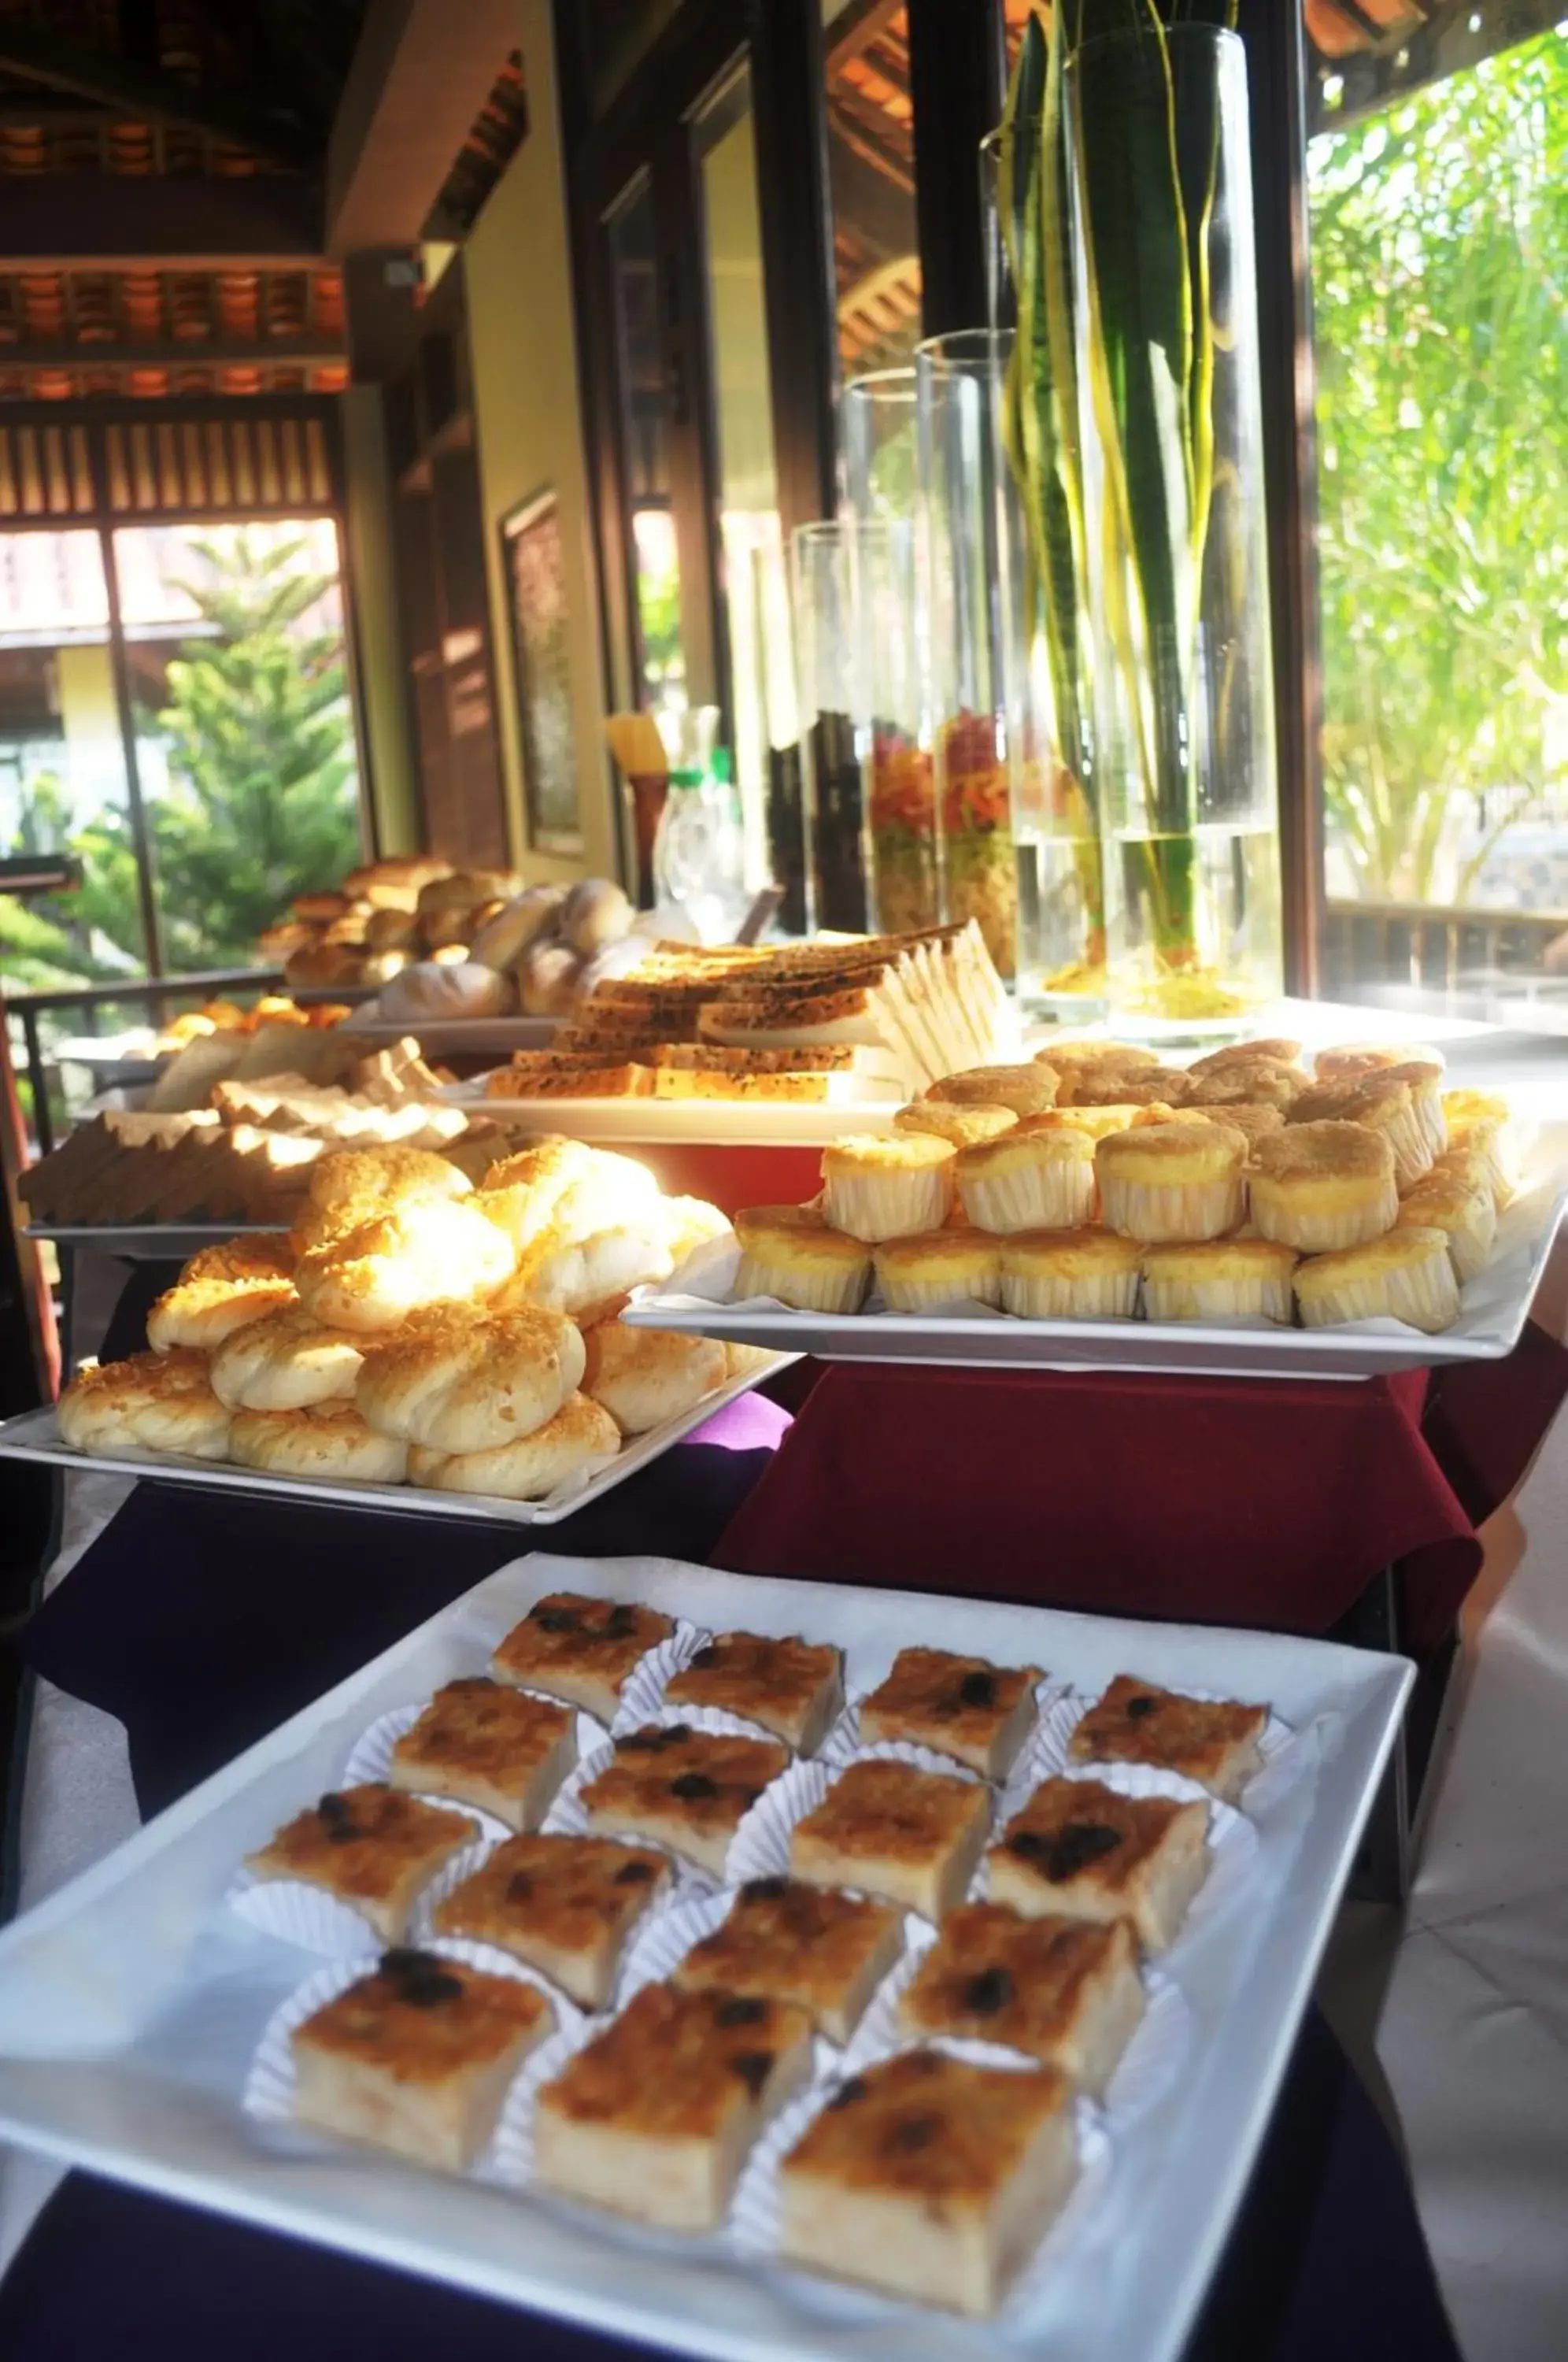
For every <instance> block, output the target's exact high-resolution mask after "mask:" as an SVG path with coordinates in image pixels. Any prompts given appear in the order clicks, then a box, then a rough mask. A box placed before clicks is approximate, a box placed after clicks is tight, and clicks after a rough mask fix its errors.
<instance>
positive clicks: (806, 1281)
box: [734, 1041, 1524, 1332]
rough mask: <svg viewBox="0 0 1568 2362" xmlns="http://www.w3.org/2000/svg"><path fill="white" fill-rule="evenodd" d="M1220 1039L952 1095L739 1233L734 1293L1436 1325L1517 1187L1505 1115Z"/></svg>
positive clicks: (1068, 1062) (1102, 1059) (1386, 1074)
mask: <svg viewBox="0 0 1568 2362" xmlns="http://www.w3.org/2000/svg"><path fill="white" fill-rule="evenodd" d="M1315 1065H1316V1071H1315V1073H1313V1074H1310V1075H1309V1073H1308V1072H1307V1071H1306V1069H1305V1068H1304V1067H1303V1066H1302V1065H1301V1064H1300V1044H1299V1043H1296V1042H1284V1041H1267V1042H1250V1043H1236V1044H1234V1045H1233V1046H1231V1047H1229V1048H1227V1049H1224V1050H1219V1051H1215V1052H1213V1053H1212V1054H1210V1055H1209V1056H1207V1057H1203V1058H1199V1059H1198V1060H1196V1061H1195V1063H1194V1064H1193V1065H1190V1066H1187V1067H1176V1066H1163V1065H1160V1064H1159V1063H1158V1061H1157V1060H1156V1059H1155V1057H1154V1054H1153V1053H1152V1052H1150V1051H1145V1050H1140V1049H1135V1048H1132V1047H1131V1046H1129V1045H1125V1044H1122V1043H1111V1042H1095V1041H1087V1042H1071V1041H1069V1042H1063V1043H1059V1044H1054V1045H1052V1046H1051V1047H1050V1048H1048V1049H1045V1050H1043V1051H1042V1052H1041V1053H1040V1054H1039V1056H1038V1057H1037V1058H1036V1060H1035V1061H1034V1062H1033V1063H1032V1065H1022V1066H983V1067H978V1068H975V1069H972V1070H970V1071H968V1072H966V1073H962V1074H956V1075H950V1076H945V1077H944V1078H943V1079H942V1080H941V1081H939V1082H937V1083H935V1084H933V1086H932V1087H931V1088H930V1090H929V1091H928V1092H927V1093H926V1096H925V1097H924V1098H922V1099H920V1100H917V1101H915V1102H914V1103H912V1104H911V1106H909V1107H906V1108H903V1109H900V1112H899V1113H898V1115H897V1116H895V1118H894V1132H893V1136H892V1137H891V1138H890V1139H874V1138H858V1137H856V1138H850V1139H845V1140H841V1141H837V1142H834V1144H833V1145H832V1146H831V1147H830V1148H828V1149H826V1150H825V1151H824V1152H823V1190H822V1195H821V1197H820V1198H818V1199H816V1200H815V1201H814V1202H813V1203H812V1204H811V1205H809V1206H785V1207H778V1206H772V1207H757V1208H754V1209H751V1210H750V1211H749V1212H745V1213H742V1214H738V1215H737V1216H736V1217H735V1223H734V1229H735V1234H736V1236H737V1238H738V1240H739V1242H740V1246H741V1263H740V1268H739V1272H738V1275H737V1277H736V1281H735V1286H734V1297H735V1299H736V1300H742V1299H745V1298H746V1297H758V1296H765V1297H774V1298H776V1299H777V1300H778V1302H780V1303H784V1304H788V1305H791V1306H794V1307H796V1308H800V1309H802V1310H812V1311H818V1312H857V1311H859V1310H860V1309H861V1308H862V1306H863V1305H864V1304H865V1303H866V1301H867V1296H868V1294H869V1293H870V1290H871V1288H872V1286H873V1283H875V1286H876V1287H877V1290H878V1296H879V1298H880V1301H881V1303H882V1305H884V1306H885V1307H886V1308H887V1309H889V1311H893V1312H902V1313H917V1314H922V1313H940V1312H942V1311H948V1312H952V1311H955V1310H956V1311H962V1310H963V1309H965V1308H966V1307H969V1306H973V1305H975V1304H983V1305H988V1306H991V1307H994V1308H998V1309H1000V1310H1003V1311H1007V1312H1011V1313H1014V1314H1017V1315H1019V1316H1020V1317H1021V1318H1024V1319H1047V1320H1057V1319H1078V1320H1106V1319H1135V1318H1137V1317H1138V1316H1139V1314H1140V1312H1141V1313H1142V1315H1143V1317H1144V1318H1145V1319H1150V1320H1158V1321H1178V1322H1179V1321H1205V1320H1223V1319H1239V1318H1240V1319H1266V1320H1270V1321H1274V1322H1276V1323H1278V1324H1280V1325H1289V1324H1291V1323H1293V1322H1295V1321H1296V1320H1297V1319H1298V1320H1299V1321H1300V1323H1301V1325H1302V1326H1303V1327H1305V1328H1322V1327H1328V1326H1331V1325H1336V1324H1339V1323H1341V1322H1344V1321H1348V1320H1361V1319H1376V1318H1392V1319H1398V1320H1401V1321H1404V1322H1405V1323H1407V1324H1408V1325H1409V1326H1411V1327H1414V1328H1418V1329H1421V1330H1427V1331H1429V1332H1436V1331H1438V1330H1443V1329H1446V1328H1449V1327H1450V1326H1451V1325H1452V1322H1453V1321H1454V1319H1456V1318H1457V1317H1458V1314H1459V1311H1460V1304H1461V1299H1460V1291H1461V1288H1462V1287H1463V1286H1464V1285H1465V1283H1467V1282H1468V1281H1470V1280H1472V1279H1474V1277H1475V1276H1476V1275H1477V1274H1478V1273H1479V1272H1480V1271H1482V1270H1483V1269H1484V1268H1485V1264H1486V1263H1487V1262H1488V1260H1489V1259H1490V1256H1491V1254H1492V1253H1493V1249H1494V1246H1495V1243H1496V1224H1497V1211H1498V1209H1499V1207H1500V1206H1502V1205H1505V1204H1506V1203H1507V1199H1508V1198H1509V1196H1510V1195H1511V1194H1512V1192H1513V1190H1514V1189H1515V1188H1516V1187H1517V1186H1518V1176H1519V1167H1520V1160H1521V1157H1522V1152H1523V1146H1524V1142H1523V1139H1522V1137H1521V1134H1520V1129H1519V1126H1518V1123H1517V1121H1516V1120H1515V1119H1514V1118H1513V1116H1512V1115H1511V1113H1510V1110H1509V1109H1508V1108H1507V1104H1506V1102H1504V1101H1503V1100H1502V1099H1500V1098H1495V1097H1492V1096H1490V1095H1487V1094H1485V1093H1481V1092H1475V1091H1444V1089H1443V1087H1442V1083H1443V1068H1442V1061H1441V1057H1440V1056H1439V1054H1438V1053H1437V1052H1435V1051H1432V1050H1425V1049H1413V1048H1408V1047H1392V1048H1384V1047H1381V1046H1378V1045H1375V1044H1365V1043H1354V1044H1350V1045H1347V1046H1345V1047H1343V1048H1340V1049H1333V1050H1325V1051H1322V1052H1320V1054H1319V1055H1318V1057H1317V1059H1316V1062H1315Z"/></svg>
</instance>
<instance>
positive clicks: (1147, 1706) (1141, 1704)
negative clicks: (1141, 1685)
mask: <svg viewBox="0 0 1568 2362" xmlns="http://www.w3.org/2000/svg"><path fill="white" fill-rule="evenodd" d="M1159 1703H1160V1701H1159V1699H1158V1698H1152V1697H1130V1698H1129V1699H1128V1701H1127V1719H1128V1721H1129V1722H1142V1721H1143V1719H1144V1717H1145V1716H1148V1715H1151V1714H1153V1713H1154V1712H1155V1710H1156V1709H1157V1707H1158V1705H1159Z"/></svg>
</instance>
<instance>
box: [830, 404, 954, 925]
mask: <svg viewBox="0 0 1568 2362" xmlns="http://www.w3.org/2000/svg"><path fill="white" fill-rule="evenodd" d="M839 420H840V430H841V445H842V448H843V452H844V489H845V502H846V506H847V509H848V512H849V513H850V514H851V515H852V516H853V517H854V519H855V522H856V529H857V538H856V557H857V563H858V568H859V580H860V590H861V618H862V624H863V629H864V650H863V666H862V680H863V685H864V689H865V692H866V699H867V704H866V710H865V713H864V716H863V718H864V720H865V723H866V725H867V733H868V736H869V743H870V749H871V752H870V765H871V776H870V807H869V825H870V839H869V841H870V858H871V884H872V893H873V899H874V901H875V907H876V923H877V925H878V928H879V929H881V930H882V932H883V933H899V932H900V931H901V930H903V929H905V928H911V927H933V926H935V925H936V923H937V922H938V920H939V919H940V918H941V915H942V889H941V862H940V855H939V846H938V842H937V825H936V783H935V774H934V769H933V763H932V754H931V714H930V705H929V701H928V698H927V695H926V682H927V669H928V668H927V665H926V662H925V657H924V646H925V624H926V617H927V613H928V604H929V602H928V599H927V596H926V591H925V586H924V567H923V546H922V540H921V536H920V533H919V521H920V431H919V394H918V390H917V385H916V379H915V372H914V370H912V369H896V370H875V371H874V372H872V373H871V374H870V375H869V376H867V377H857V378H852V379H851V380H850V381H849V383H848V384H847V385H846V386H845V389H844V393H843V396H842V399H841V401H840V404H839Z"/></svg>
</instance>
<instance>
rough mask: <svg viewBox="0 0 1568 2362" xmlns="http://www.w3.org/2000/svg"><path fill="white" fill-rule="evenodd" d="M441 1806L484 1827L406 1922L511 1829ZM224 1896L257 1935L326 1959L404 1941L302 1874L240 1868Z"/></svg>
mask: <svg viewBox="0 0 1568 2362" xmlns="http://www.w3.org/2000/svg"><path fill="white" fill-rule="evenodd" d="M442 1805H443V1809H444V1810H446V1811H448V1812H462V1813H463V1814H464V1815H465V1816H466V1817H468V1818H469V1819H470V1820H474V1821H480V1822H483V1823H485V1824H487V1827H481V1829H480V1835H479V1836H478V1837H477V1838H474V1839H473V1840H472V1842H471V1843H470V1844H469V1845H466V1846H461V1847H459V1848H458V1851H457V1852H456V1853H455V1854H453V1855H452V1857H451V1859H450V1860H448V1861H447V1862H444V1863H443V1864H442V1867H441V1868H440V1869H439V1870H438V1871H436V1876H435V1877H434V1878H433V1879H431V1880H429V1881H428V1882H427V1883H426V1884H425V1886H424V1887H423V1888H422V1889H421V1890H420V1893H419V1894H417V1895H416V1896H415V1898H414V1902H413V1904H411V1905H410V1907H409V1915H408V1917H409V1926H411V1927H412V1926H413V1925H414V1920H415V1918H416V1917H417V1916H418V1915H419V1909H420V1904H422V1903H423V1902H424V1901H425V1899H426V1897H433V1896H434V1895H435V1893H436V1891H437V1889H439V1891H440V1892H441V1893H450V1892H451V1890H452V1888H453V1887H454V1886H456V1885H457V1884H458V1881H459V1880H460V1879H464V1878H467V1877H469V1874H470V1873H471V1872H472V1871H476V1870H477V1869H478V1868H479V1866H480V1862H481V1861H482V1860H484V1858H485V1856H486V1854H488V1853H489V1852H490V1850H491V1847H492V1846H493V1845H494V1843H495V1837H494V1835H493V1834H491V1832H499V1834H500V1835H501V1836H502V1837H510V1836H511V1834H512V1832H511V1831H510V1829H504V1828H502V1826H501V1823H500V1822H499V1821H492V1820H491V1818H490V1816H489V1815H488V1814H482V1815H481V1814H478V1813H474V1812H472V1811H471V1810H470V1808H469V1806H467V1805H448V1804H447V1803H446V1800H445V1799H443V1800H442ZM224 1901H225V1902H226V1904H228V1907H229V1909H230V1910H231V1911H234V1912H236V1913H237V1915H238V1916H239V1917H240V1918H241V1919H243V1920H244V1921H245V1923H246V1925H247V1926H249V1927H254V1928H256V1929H257V1930H258V1931H259V1933H260V1934H261V1935H263V1936H275V1937H278V1939H279V1940H280V1942H282V1943H284V1944H297V1945H298V1946H299V1947H300V1948H301V1950H302V1951H306V1952H322V1953H325V1954H326V1957H327V1959H334V1960H353V1959H359V1958H361V1957H362V1956H363V1954H364V1953H366V1952H367V1951H380V1950H381V1948H383V1947H384V1945H385V1944H386V1943H387V1942H388V1941H389V1940H392V1941H397V1942H402V1941H403V1940H404V1938H403V1937H396V1938H392V1939H389V1938H388V1937H383V1936H382V1935H381V1931H380V1930H379V1929H378V1928H375V1927H372V1926H371V1925H370V1921H369V1920H368V1919H367V1918H366V1917H365V1916H364V1915H363V1913H361V1912H359V1911H356V1910H355V1909H354V1907H353V1905H352V1904H348V1903H340V1902H339V1901H338V1899H337V1896H336V1895H335V1894H329V1893H327V1892H326V1888H325V1887H321V1886H312V1885H310V1884H309V1883H308V1882H307V1881H306V1880H304V1879H303V1878H258V1877H257V1875H256V1873H255V1872H254V1871H249V1870H241V1871H237V1873H236V1875H235V1877H234V1878H233V1879H232V1881H231V1882H230V1883H229V1887H228V1891H227V1893H226V1894H225V1896H224Z"/></svg>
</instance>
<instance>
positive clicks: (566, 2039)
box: [241, 1937, 590, 2185]
mask: <svg viewBox="0 0 1568 2362" xmlns="http://www.w3.org/2000/svg"><path fill="white" fill-rule="evenodd" d="M420 1948H421V1950H423V1951H427V1952H431V1953H434V1954H435V1955H436V1958H438V1959H448V1960H457V1961H458V1962H460V1963H461V1964H462V1965H463V1966H464V1967H465V1968H470V1969H478V1970H482V1971H483V1972H484V1973H485V1974H486V1975H489V1976H496V1977H513V1978H514V1979H515V1980H516V1981H517V1982H518V1983H520V1984H528V1985H533V1986H534V1987H535V1989H536V1991H537V1992H542V1993H543V1994H544V1996H545V1998H546V2000H547V2002H548V2003H550V2004H551V2007H552V2008H553V2009H554V2011H555V2019H556V2022H555V2028H554V2031H553V2032H552V2033H550V2034H549V2035H547V2036H546V2038H545V2040H544V2041H543V2042H541V2043H540V2044H539V2045H538V2046H537V2047H536V2049H534V2050H533V2051H531V2052H530V2053H529V2055H528V2057H527V2058H525V2060H524V2062H523V2064H522V2066H521V2067H520V2068H519V2069H518V2070H517V2073H516V2075H515V2077H514V2078H513V2082H512V2084H511V2087H510V2089H509V2090H508V2092H507V2094H506V2098H505V2101H504V2103H502V2110H501V2114H500V2116H499V2117H498V2119H497V2123H496V2129H495V2132H494V2134H493V2136H492V2137H491V2141H490V2143H489V2145H488V2146H487V2147H486V2148H485V2149H484V2151H483V2152H482V2154H481V2155H480V2157H479V2158H476V2160H475V2162H474V2164H473V2165H472V2166H471V2167H470V2168H469V2170H470V2172H472V2173H474V2174H476V2175H477V2176H479V2177H480V2179H481V2180H497V2181H504V2182H506V2183H508V2184H509V2185H512V2184H514V2183H515V2181H516V2180H517V2178H518V2177H517V2170H516V2159H517V2157H518V2155H519V2151H520V2149H521V2151H522V2153H523V2154H525V2155H526V2154H528V2152H529V2150H530V2147H531V2129H530V2128H531V2122H532V2115H533V2102H534V2098H535V2096H536V2094H537V2092H539V2091H540V2090H541V2088H542V2087H543V2086H544V2084H545V2083H547V2081H549V2079H550V2077H551V2076H552V2075H556V2074H558V2073H559V2072H560V2070H561V2068H562V2067H563V2066H564V2065H565V2064H566V2061H567V2060H568V2058H570V2056H571V2054H572V2052H573V2051H574V2050H578V2049H580V2047H581V2046H582V2044H583V2043H584V2042H585V2041H586V2040H587V2039H588V2035H589V2030H590V2029H589V2022H588V2021H587V2020H586V2019H585V2018H584V2016H583V2014H582V2012H581V2011H580V2009H579V2008H578V2007H577V2006H576V2004H575V2003H573V2002H571V2001H569V2000H568V1999H567V1997H566V1995H565V1994H564V1993H563V1992H560V1991H559V1990H558V1987H556V1986H555V1985H552V1984H551V1983H549V1982H548V1981H547V1979H546V1978H544V1977H542V1976H540V1975H538V1974H537V1973H536V1971H535V1970H532V1969H530V1968H528V1967H526V1966H525V1964H524V1962H523V1961H521V1960H516V1959H513V1957H512V1955H511V1953H510V1952H502V1951H498V1950H497V1949H496V1948H495V1946H494V1945H492V1944H474V1943H469V1941H468V1940H467V1939H466V1938H459V1937H440V1938H438V1939H437V1940H436V1942H434V1943H429V1944H425V1945H422V1946H421V1947H420ZM380 1958H381V1954H380V1952H379V1951H376V1950H372V1951H369V1952H364V1951H362V1952H361V1953H360V1955H359V1959H353V1960H340V1961H335V1962H333V1963H332V1964H331V1966H329V1967H327V1968H324V1969H318V1970H316V1972H315V1975H314V1976H311V1977H307V1978H306V1979H305V1981H304V1983H303V1984H301V1985H296V1987H295V1988H294V1991H293V1992H292V1993H291V1994H290V1995H289V1997H288V1999H287V2001H285V2002H283V2003H282V2004H281V2006H280V2007H279V2008H277V2009H276V2010H274V2011H273V2013H272V2015H271V2018H270V2019H269V2020H268V2022H267V2025H266V2028H265V2030H264V2031H263V2033H262V2036H261V2039H260V2041H259V2043H258V2044H257V2047H256V2050H255V2053H254V2055H253V2057H252V2058H251V2061H250V2070H249V2073H248V2076H247V2077H246V2082H245V2091H244V2093H243V2095H242V2100H241V2105H242V2106H243V2107H244V2110H245V2113H246V2114H247V2115H248V2116H250V2117H252V2118H253V2119H254V2120H255V2121H256V2122H257V2123H258V2124H264V2125H293V2124H295V2123H296V2119H295V2116H294V2058H293V2047H292V2046H291V2042H290V2036H292V2035H293V2032H294V2030H295V2028H296V2027H297V2026H301V2025H304V2022H305V2020H306V2018H307V2017H311V2016H313V2015H314V2014H315V2012H316V2011H317V2010H318V2009H324V2008H325V2007H326V2003H328V2002H330V2001H335V2000H336V1999H337V1995H338V1994H339V1993H340V1992H347V1990H348V1987H349V1986H350V1985H351V1984H353V1983H354V1982H355V1981H356V1980H357V1979H358V1978H359V1977H364V1976H369V1975H370V1973H371V1971H372V1970H374V1969H375V1967H376V1965H377V1962H378V1961H379V1959H380ZM298 2129H299V2131H300V2133H301V2135H302V2136H304V2137H307V2138H309V2139H313V2140H323V2141H328V2142H330V2141H331V2139H332V2135H331V2134H330V2133H329V2132H326V2131H322V2130H318V2128H317V2127H316V2126H315V2125H299V2126H298ZM409 2161H410V2162H411V2163H413V2162H417V2160H414V2159H411V2160H409Z"/></svg>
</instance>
